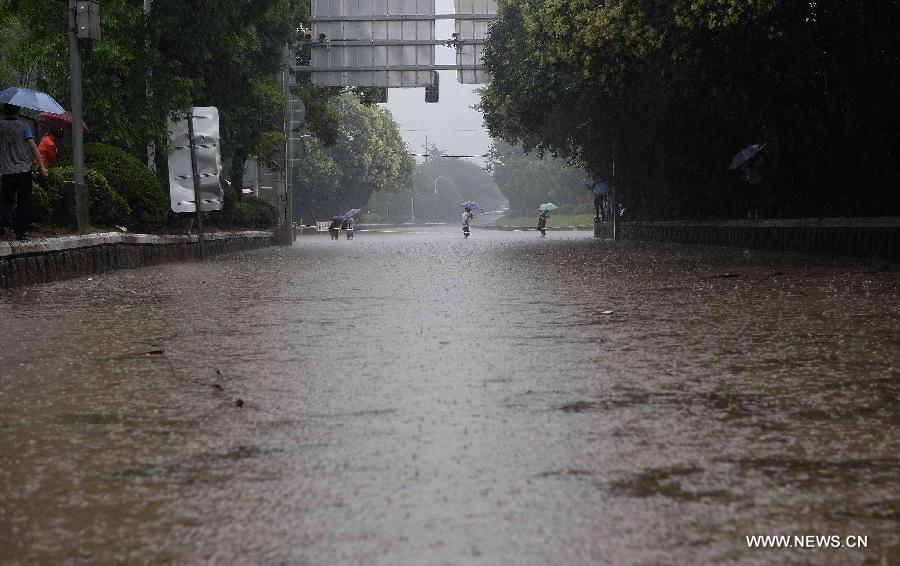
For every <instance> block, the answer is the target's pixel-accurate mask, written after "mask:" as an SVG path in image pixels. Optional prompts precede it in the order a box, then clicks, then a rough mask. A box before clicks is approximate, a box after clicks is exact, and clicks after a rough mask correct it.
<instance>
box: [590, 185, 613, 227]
mask: <svg viewBox="0 0 900 566" xmlns="http://www.w3.org/2000/svg"><path fill="white" fill-rule="evenodd" d="M588 189H589V190H590V191H591V194H592V195H593V197H594V222H599V221H601V220H608V219H609V216H610V214H609V198H608V195H607V191H608V190H609V182H608V181H598V182H596V183H594V185H593V186H590V185H589V186H588Z"/></svg>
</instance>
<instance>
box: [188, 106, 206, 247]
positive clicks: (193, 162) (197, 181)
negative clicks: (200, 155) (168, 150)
mask: <svg viewBox="0 0 900 566" xmlns="http://www.w3.org/2000/svg"><path fill="white" fill-rule="evenodd" d="M188 143H189V144H190V146H191V178H192V179H193V180H194V222H196V224H197V247H198V248H199V250H200V261H203V216H202V215H201V214H200V173H199V172H198V171H197V146H196V142H195V141H194V108H193V107H191V109H190V110H189V111H188Z"/></svg>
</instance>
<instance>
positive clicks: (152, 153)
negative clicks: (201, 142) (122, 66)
mask: <svg viewBox="0 0 900 566" xmlns="http://www.w3.org/2000/svg"><path fill="white" fill-rule="evenodd" d="M151 2H152V0H144V22H145V25H144V31H145V33H146V32H147V31H148V29H147V28H148V27H149V20H150V4H151ZM144 50H145V51H146V52H147V61H148V62H149V61H150V34H149V33H147V37H146V38H145V40H144ZM152 78H153V68H152V67H151V66H150V65H147V81H146V89H145V92H146V95H147V104H148V105H149V104H150V99H151V98H153V87H152V86H151V85H150V80H151V79H152ZM147 168H148V169H150V170H151V171H156V144H155V143H154V142H153V140H149V141H148V142H147Z"/></svg>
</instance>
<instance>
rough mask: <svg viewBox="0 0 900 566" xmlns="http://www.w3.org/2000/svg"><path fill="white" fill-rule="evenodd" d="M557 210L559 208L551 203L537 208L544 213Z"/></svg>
mask: <svg viewBox="0 0 900 566" xmlns="http://www.w3.org/2000/svg"><path fill="white" fill-rule="evenodd" d="M557 208H559V207H558V206H556V205H555V204H553V203H552V202H548V203H544V204H542V205H541V206H540V207H539V208H538V210H543V211H544V212H550V211H551V210H556V209H557Z"/></svg>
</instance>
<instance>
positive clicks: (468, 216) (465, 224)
mask: <svg viewBox="0 0 900 566" xmlns="http://www.w3.org/2000/svg"><path fill="white" fill-rule="evenodd" d="M473 218H475V213H473V212H472V209H471V208H466V209H465V212H463V213H462V229H463V236H465V237H466V238H468V237H469V221H470V220H472V219H473Z"/></svg>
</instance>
